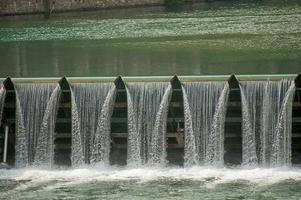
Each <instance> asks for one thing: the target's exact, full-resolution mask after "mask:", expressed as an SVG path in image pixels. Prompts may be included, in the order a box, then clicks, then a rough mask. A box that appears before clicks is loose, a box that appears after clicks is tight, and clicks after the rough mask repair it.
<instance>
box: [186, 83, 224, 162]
mask: <svg viewBox="0 0 301 200" xmlns="http://www.w3.org/2000/svg"><path fill="white" fill-rule="evenodd" d="M182 90H183V101H184V118H185V148H184V153H185V156H184V165H185V166H192V165H198V164H203V165H213V166H221V165H223V163H224V124H225V115H226V106H227V101H228V95H229V85H228V83H227V82H184V83H183V86H182Z"/></svg>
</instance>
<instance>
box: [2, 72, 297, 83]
mask: <svg viewBox="0 0 301 200" xmlns="http://www.w3.org/2000/svg"><path fill="white" fill-rule="evenodd" d="M230 76H231V75H187V76H186V75H185V76H178V78H179V80H180V81H226V80H228V79H229V78H230ZM235 76H236V78H237V79H238V80H280V79H284V78H285V79H294V78H296V77H297V74H251V75H235ZM116 78H117V77H109V76H108V77H67V80H68V81H69V82H71V83H72V82H112V81H115V80H116ZM172 78H173V76H124V77H122V79H123V80H124V81H126V82H168V81H170V80H171V79H172ZM11 79H12V81H13V82H24V83H36V82H39V83H43V82H47V83H49V82H58V81H59V80H61V77H38V78H37V77H33V78H22V77H19V78H17V77H16V78H11ZM4 80H5V78H0V81H4Z"/></svg>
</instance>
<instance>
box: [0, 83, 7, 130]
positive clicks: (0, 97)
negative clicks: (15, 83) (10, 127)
mask: <svg viewBox="0 0 301 200" xmlns="http://www.w3.org/2000/svg"><path fill="white" fill-rule="evenodd" d="M5 96H6V89H5V87H4V85H3V84H1V85H0V127H1V122H2V113H3V108H4V103H5Z"/></svg>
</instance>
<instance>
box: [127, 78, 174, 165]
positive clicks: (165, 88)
mask: <svg viewBox="0 0 301 200" xmlns="http://www.w3.org/2000/svg"><path fill="white" fill-rule="evenodd" d="M126 90H127V101H128V158H127V163H128V165H129V166H140V165H143V164H147V163H149V164H157V165H164V164H165V163H166V121H167V113H168V104H169V101H170V97H171V91H172V87H171V84H170V83H160V82H158V83H128V84H126Z"/></svg>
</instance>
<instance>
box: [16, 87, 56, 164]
mask: <svg viewBox="0 0 301 200" xmlns="http://www.w3.org/2000/svg"><path fill="white" fill-rule="evenodd" d="M15 88H16V102H17V103H16V159H15V165H16V167H25V166H27V165H31V164H37V165H40V164H46V165H50V164H51V163H52V161H53V134H54V126H55V117H56V111H57V106H56V105H57V101H58V98H59V94H60V87H59V85H58V84H48V83H39V84H15Z"/></svg>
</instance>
